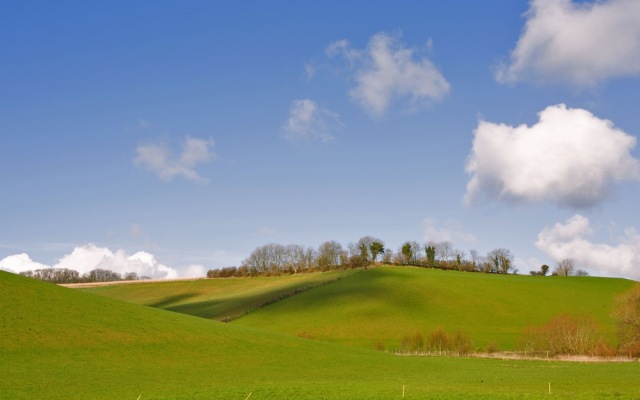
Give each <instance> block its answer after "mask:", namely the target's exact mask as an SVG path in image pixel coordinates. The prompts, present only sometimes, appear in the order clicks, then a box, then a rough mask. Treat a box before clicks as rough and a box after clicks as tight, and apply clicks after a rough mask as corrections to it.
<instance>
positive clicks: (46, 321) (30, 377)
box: [0, 271, 640, 400]
mask: <svg viewBox="0 0 640 400" xmlns="http://www.w3.org/2000/svg"><path fill="white" fill-rule="evenodd" d="M359 275H361V274H360V273H358V274H354V275H353V277H356V276H359ZM363 275H364V274H363ZM345 279H347V278H345ZM345 279H343V280H341V281H338V282H336V283H334V284H337V283H340V282H343V281H344V280H345ZM334 284H331V285H334ZM331 285H324V286H321V287H318V288H316V289H313V290H310V291H307V292H304V293H312V292H313V291H315V290H320V289H322V288H326V287H329V286H331ZM289 299H293V297H291V298H289ZM289 299H287V300H285V301H284V302H282V304H284V303H285V302H286V301H288V300H289ZM269 307H271V306H269ZM269 307H266V308H269ZM266 308H265V309H266ZM0 360H1V361H2V362H1V363H0V398H2V399H44V398H46V399H88V398H89V399H139V400H145V399H246V398H247V397H248V396H250V398H251V399H273V398H279V399H287V398H296V399H298V398H313V399H323V398H324V399H334V398H344V399H387V398H399V397H401V396H402V390H403V387H404V388H406V398H416V399H417V398H422V399H425V398H447V399H463V398H468V397H469V396H473V397H475V398H492V399H512V398H542V397H545V398H547V397H548V394H547V390H548V384H549V383H551V384H552V385H553V393H554V397H555V398H594V397H598V398H607V397H610V398H613V397H626V398H629V397H638V396H640V388H638V387H636V386H635V385H631V384H630V382H635V380H636V379H637V375H638V373H639V372H640V364H638V363H624V364H623V363H620V364H576V363H560V362H544V361H537V362H534V361H504V360H498V359H495V360H493V359H473V358H471V359H467V358H454V357H402V356H394V355H391V354H388V353H384V352H379V351H375V350H369V349H362V348H356V347H348V346H343V345H339V344H332V343H326V342H322V341H316V340H308V339H303V338H297V337H292V336H286V335H281V334H278V333H272V332H268V331H265V330H258V329H255V328H250V327H244V326H240V325H236V324H233V323H231V324H223V323H220V322H217V321H211V320H207V319H204V318H199V317H193V316H188V315H183V314H179V313H174V312H167V311H165V310H161V309H154V308H151V307H146V306H142V305H136V304H132V303H126V302H123V301H118V300H114V299H109V298H106V297H102V296H96V295H93V294H90V293H85V292H83V291H79V290H75V289H68V288H63V287H58V286H55V285H51V284H47V283H44V282H40V281H35V280H31V279H28V278H24V277H21V276H18V275H13V274H9V273H6V272H2V271H0Z"/></svg>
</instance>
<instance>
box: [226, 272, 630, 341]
mask: <svg viewBox="0 0 640 400" xmlns="http://www.w3.org/2000/svg"><path fill="white" fill-rule="evenodd" d="M632 285H633V282H632V281H629V280H624V279H612V278H592V277H534V276H516V275H495V274H474V273H463V272H455V271H441V270H434V269H424V268H398V267H381V268H374V269H370V270H368V271H362V272H361V273H358V274H356V275H352V276H350V277H348V278H347V279H343V280H341V281H339V282H335V283H333V284H331V285H327V286H323V287H319V288H317V289H314V290H312V291H309V292H306V293H302V294H300V295H298V296H295V297H291V298H288V299H285V300H283V301H281V302H279V303H277V304H273V305H271V306H269V307H266V308H263V309H260V310H257V311H255V312H252V313H250V314H248V315H246V316H244V317H242V318H240V319H238V320H237V321H235V322H234V323H235V324H239V325H243V326H247V327H253V328H260V329H268V330H271V331H274V332H279V333H284V334H288V335H294V336H295V335H303V336H308V337H314V338H316V339H319V340H328V341H334V342H340V343H345V344H350V345H357V346H363V347H371V346H373V343H374V341H380V342H382V343H384V344H385V345H386V346H388V347H394V346H397V345H398V344H399V342H400V339H401V338H402V336H403V335H410V334H413V333H415V332H417V331H419V332H423V333H426V332H429V331H431V330H433V329H435V328H437V327H439V326H441V327H443V328H444V329H445V330H448V331H450V332H453V331H455V330H457V329H461V330H463V331H464V332H466V333H467V334H468V335H469V336H470V337H471V338H472V340H473V341H474V343H475V345H476V346H477V347H479V348H484V347H485V346H486V345H487V344H488V343H492V342H494V343H495V344H497V345H498V347H499V348H501V349H505V350H507V349H513V348H514V347H515V346H516V344H517V341H518V339H519V337H520V334H521V332H522V330H523V329H524V328H525V327H526V326H530V325H539V324H543V323H545V322H547V321H548V320H550V319H551V318H552V317H554V316H555V315H558V314H561V313H569V314H579V315H590V316H593V317H595V318H596V319H597V320H598V321H599V323H600V324H601V325H602V328H603V330H604V331H605V332H606V334H607V336H608V338H609V341H610V342H611V343H612V344H614V343H615V325H614V321H613V320H612V318H611V317H610V312H611V307H612V300H613V298H614V297H615V295H616V294H618V293H620V292H622V291H624V290H625V289H627V288H630V287H631V286H632Z"/></svg>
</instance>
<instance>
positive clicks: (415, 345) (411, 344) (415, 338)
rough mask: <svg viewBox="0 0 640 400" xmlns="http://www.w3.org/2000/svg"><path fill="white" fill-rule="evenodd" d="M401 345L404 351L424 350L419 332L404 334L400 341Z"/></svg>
mask: <svg viewBox="0 0 640 400" xmlns="http://www.w3.org/2000/svg"><path fill="white" fill-rule="evenodd" d="M401 347H402V351H403V352H405V353H419V352H421V351H423V350H424V338H423V337H422V334H421V333H420V332H416V333H414V334H413V335H409V336H404V337H403V338H402V341H401Z"/></svg>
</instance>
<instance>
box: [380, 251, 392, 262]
mask: <svg viewBox="0 0 640 400" xmlns="http://www.w3.org/2000/svg"><path fill="white" fill-rule="evenodd" d="M393 257H394V253H393V250H391V249H385V251H384V254H383V255H382V262H383V263H385V264H391V263H392V262H393Z"/></svg>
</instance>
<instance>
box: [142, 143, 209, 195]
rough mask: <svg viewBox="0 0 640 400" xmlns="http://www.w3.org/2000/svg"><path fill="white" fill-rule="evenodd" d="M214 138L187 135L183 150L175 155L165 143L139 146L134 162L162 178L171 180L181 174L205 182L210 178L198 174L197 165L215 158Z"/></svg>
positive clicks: (192, 179)
mask: <svg viewBox="0 0 640 400" xmlns="http://www.w3.org/2000/svg"><path fill="white" fill-rule="evenodd" d="M213 146H214V141H213V140H212V139H198V138H193V137H189V136H187V137H186V138H185V139H184V141H183V143H182V151H181V152H180V154H179V155H177V156H174V155H173V154H172V152H171V150H170V149H169V148H167V146H166V145H164V144H147V145H141V146H138V148H137V151H136V152H137V156H136V158H135V159H134V164H135V165H136V166H138V167H141V168H145V169H147V170H148V171H150V172H152V173H154V174H155V175H156V176H158V177H159V178H160V179H162V180H165V181H170V180H172V179H173V178H175V177H176V176H181V177H183V178H185V179H188V180H190V181H193V182H196V183H201V184H205V183H208V182H209V180H208V179H207V178H204V177H202V176H200V174H198V172H197V171H196V166H197V165H198V164H201V163H205V162H208V161H211V160H213V159H214V158H215V153H213V151H212V148H213Z"/></svg>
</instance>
